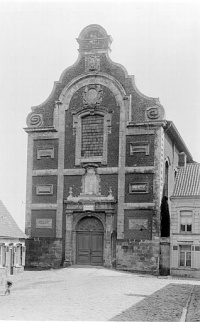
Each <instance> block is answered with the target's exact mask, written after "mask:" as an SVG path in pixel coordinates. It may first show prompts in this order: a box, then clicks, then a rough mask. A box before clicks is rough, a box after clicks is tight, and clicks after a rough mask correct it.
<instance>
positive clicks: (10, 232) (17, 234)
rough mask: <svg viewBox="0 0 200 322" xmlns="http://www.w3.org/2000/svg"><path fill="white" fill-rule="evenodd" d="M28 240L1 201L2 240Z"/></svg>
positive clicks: (0, 232) (0, 228)
mask: <svg viewBox="0 0 200 322" xmlns="http://www.w3.org/2000/svg"><path fill="white" fill-rule="evenodd" d="M1 237H6V238H8V237H10V238H27V236H26V235H25V234H24V233H23V231H22V230H21V229H20V228H19V227H18V226H17V224H16V222H15V221H14V219H13V217H12V216H11V214H10V213H9V212H8V210H7V209H6V207H5V206H4V204H3V203H2V201H1V200H0V238H1Z"/></svg>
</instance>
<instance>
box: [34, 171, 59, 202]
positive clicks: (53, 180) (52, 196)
mask: <svg viewBox="0 0 200 322" xmlns="http://www.w3.org/2000/svg"><path fill="white" fill-rule="evenodd" d="M45 186H47V188H48V187H49V190H48V189H46V191H47V192H46V191H45V190H44V189H45ZM32 203H57V176H37V177H33V181H32Z"/></svg>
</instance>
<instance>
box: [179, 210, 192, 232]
mask: <svg viewBox="0 0 200 322" xmlns="http://www.w3.org/2000/svg"><path fill="white" fill-rule="evenodd" d="M180 232H181V233H182V232H184V233H191V232H192V211H181V213H180Z"/></svg>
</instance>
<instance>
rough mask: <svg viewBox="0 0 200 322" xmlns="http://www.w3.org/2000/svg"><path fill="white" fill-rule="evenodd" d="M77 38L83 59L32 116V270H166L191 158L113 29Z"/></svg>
mask: <svg viewBox="0 0 200 322" xmlns="http://www.w3.org/2000/svg"><path fill="white" fill-rule="evenodd" d="M77 41H78V43H79V56H78V59H77V61H76V62H75V64H74V65H73V66H71V67H69V68H67V69H66V70H65V71H64V72H63V74H62V75H61V78H60V80H59V81H58V82H56V83H55V86H54V89H53V91H52V93H51V95H50V97H49V98H48V99H47V100H46V101H45V102H44V103H42V104H41V105H39V106H36V107H34V108H32V112H31V113H30V114H29V115H28V117H27V126H28V127H27V128H26V129H25V130H26V132H27V133H28V171H27V202H26V204H27V208H26V233H27V235H28V236H29V240H28V241H27V248H28V251H27V265H28V266H40V267H52V266H54V267H55V266H60V265H73V264H89V265H104V266H106V267H117V268H120V269H127V270H134V271H145V272H151V273H154V274H158V273H159V269H160V268H163V267H164V266H167V269H169V261H167V263H165V261H164V260H163V258H161V260H159V259H160V252H161V253H166V254H167V256H168V258H169V240H168V239H167V240H166V238H168V237H169V212H168V211H167V212H166V209H169V205H168V200H169V199H168V197H169V196H170V195H171V194H172V191H173V187H174V173H175V170H176V168H177V166H178V162H179V154H180V153H181V152H184V155H186V156H187V160H188V162H192V156H191V154H190V152H189V151H188V149H187V147H186V145H185V143H184V141H183V140H182V138H181V137H180V135H179V133H178V131H177V129H176V127H175V126H174V124H173V123H172V122H169V121H167V120H166V119H165V113H164V108H163V106H162V105H161V104H160V103H159V100H158V99H155V98H150V97H147V96H145V95H143V94H141V93H140V92H139V91H138V89H137V88H136V85H135V83H134V78H133V76H129V75H128V74H127V71H126V70H125V68H124V67H123V66H121V65H119V64H116V63H114V62H112V61H111V59H110V58H109V51H110V45H111V43H112V39H111V37H110V36H109V35H108V34H107V32H106V31H105V29H103V28H102V27H101V26H99V25H89V26H87V27H86V28H84V29H83V30H82V32H81V33H80V35H79V37H78V39H77ZM162 209H164V210H162ZM163 238H164V239H165V240H163ZM162 243H164V244H163V246H162V250H161V251H160V247H161V244H162ZM161 257H162V256H161Z"/></svg>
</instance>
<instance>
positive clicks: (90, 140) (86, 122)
mask: <svg viewBox="0 0 200 322" xmlns="http://www.w3.org/2000/svg"><path fill="white" fill-rule="evenodd" d="M81 125H82V129H81V157H82V158H90V157H99V156H103V140H104V139H103V136H104V130H103V129H104V117H103V116H101V115H88V116H85V117H83V118H82V124H81Z"/></svg>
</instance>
